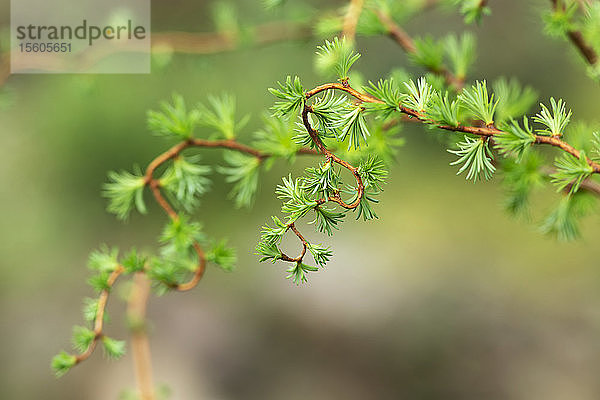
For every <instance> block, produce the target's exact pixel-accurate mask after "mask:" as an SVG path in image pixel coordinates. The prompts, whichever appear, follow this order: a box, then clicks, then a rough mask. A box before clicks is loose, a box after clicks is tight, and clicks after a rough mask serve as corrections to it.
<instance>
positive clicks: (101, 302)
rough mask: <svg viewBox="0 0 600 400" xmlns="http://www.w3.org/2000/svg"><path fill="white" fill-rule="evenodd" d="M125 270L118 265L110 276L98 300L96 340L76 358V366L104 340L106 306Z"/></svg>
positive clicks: (95, 326)
mask: <svg viewBox="0 0 600 400" xmlns="http://www.w3.org/2000/svg"><path fill="white" fill-rule="evenodd" d="M124 271H125V270H124V268H123V267H122V266H121V265H118V266H117V267H116V268H115V269H114V270H113V271H112V272H111V273H110V275H109V277H108V279H107V280H106V287H107V288H106V289H104V290H102V292H100V297H99V298H98V305H97V308H96V318H95V321H94V339H93V340H92V342H91V343H90V345H89V346H88V348H87V349H86V350H85V351H84V352H83V353H80V354H78V355H76V356H75V364H79V363H80V362H82V361H85V360H87V359H88V357H89V356H91V355H92V353H93V352H94V349H95V348H96V345H97V344H98V341H99V340H100V339H102V336H103V335H104V331H103V329H104V313H105V309H106V305H107V303H108V297H109V295H110V291H111V289H112V287H113V286H114V284H115V282H116V280H117V278H118V277H119V275H121V274H122V273H123V272H124Z"/></svg>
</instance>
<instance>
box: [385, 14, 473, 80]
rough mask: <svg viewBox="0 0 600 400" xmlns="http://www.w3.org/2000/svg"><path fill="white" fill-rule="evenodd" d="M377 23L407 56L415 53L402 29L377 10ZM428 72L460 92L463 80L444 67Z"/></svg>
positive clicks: (415, 49) (411, 41)
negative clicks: (381, 25)
mask: <svg viewBox="0 0 600 400" xmlns="http://www.w3.org/2000/svg"><path fill="white" fill-rule="evenodd" d="M375 13H376V15H377V17H378V18H379V21H380V22H381V23H382V24H383V26H384V27H385V29H386V30H387V32H388V36H389V37H390V38H392V39H393V40H394V41H395V42H396V43H398V45H400V47H401V48H402V49H403V50H404V51H405V52H406V53H408V54H415V53H416V52H417V48H416V46H415V43H414V40H413V39H412V38H411V37H410V35H409V34H408V33H406V31H404V29H402V28H401V27H400V26H399V25H398V24H396V23H395V22H394V21H393V20H392V19H391V18H390V16H389V15H387V14H385V13H384V12H382V11H380V10H377V11H375ZM429 71H431V72H433V73H434V74H436V75H440V76H442V77H443V78H444V80H445V81H446V83H447V84H448V85H449V86H452V87H454V88H455V89H456V90H461V89H462V87H463V86H464V84H465V78H464V77H460V76H455V75H454V74H453V73H452V72H450V70H449V69H448V68H447V67H446V66H443V65H442V66H441V67H439V68H429Z"/></svg>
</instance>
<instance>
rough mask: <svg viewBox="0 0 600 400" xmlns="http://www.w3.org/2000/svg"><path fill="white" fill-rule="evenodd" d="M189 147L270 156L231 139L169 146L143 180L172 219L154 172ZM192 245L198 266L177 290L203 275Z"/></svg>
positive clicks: (307, 152)
mask: <svg viewBox="0 0 600 400" xmlns="http://www.w3.org/2000/svg"><path fill="white" fill-rule="evenodd" d="M191 147H199V148H221V149H228V150H233V151H238V152H240V153H245V154H249V155H251V156H254V157H256V158H257V159H258V160H259V161H260V162H262V161H263V160H265V159H266V158H268V157H270V156H271V155H270V154H268V153H263V152H261V151H259V150H257V149H255V148H253V147H250V146H247V145H244V144H242V143H239V142H237V141H235V140H232V139H228V140H205V139H196V138H190V139H188V140H184V141H182V142H180V143H178V144H176V145H174V146H173V147H171V148H170V149H168V150H167V151H165V152H164V153H162V154H160V155H158V156H157V157H156V158H155V159H154V160H152V161H151V162H150V164H148V167H147V168H146V172H145V174H144V181H145V183H146V185H147V186H149V187H150V189H151V191H152V194H153V195H154V198H155V200H156V202H157V203H158V205H159V206H161V208H162V209H163V210H164V211H165V212H166V213H167V215H168V216H169V217H170V218H171V219H172V220H177V219H179V215H178V214H177V212H176V211H175V210H174V209H173V208H172V207H171V205H170V204H169V202H168V201H167V200H166V199H165V198H164V197H163V196H162V193H161V190H160V187H161V184H160V181H159V180H158V179H157V178H154V173H155V172H156V170H157V169H158V168H159V167H160V166H161V165H163V164H164V163H166V162H167V161H169V160H172V159H175V158H177V157H178V156H179V155H180V154H181V153H182V152H183V151H184V150H185V149H187V148H191ZM297 154H304V155H315V154H319V152H318V151H316V150H314V149H309V148H300V149H298V152H297ZM193 247H194V251H195V252H196V255H197V257H198V266H197V267H196V269H195V270H194V274H193V276H192V278H191V279H190V280H189V281H187V282H183V283H179V284H176V285H173V286H172V288H173V289H175V290H178V291H180V292H183V291H188V290H191V289H193V288H194V287H195V286H196V285H197V284H198V282H200V281H201V280H202V277H203V276H204V272H205V270H206V256H205V254H204V251H203V249H202V247H201V246H200V244H199V243H197V242H194V244H193ZM304 252H306V249H304Z"/></svg>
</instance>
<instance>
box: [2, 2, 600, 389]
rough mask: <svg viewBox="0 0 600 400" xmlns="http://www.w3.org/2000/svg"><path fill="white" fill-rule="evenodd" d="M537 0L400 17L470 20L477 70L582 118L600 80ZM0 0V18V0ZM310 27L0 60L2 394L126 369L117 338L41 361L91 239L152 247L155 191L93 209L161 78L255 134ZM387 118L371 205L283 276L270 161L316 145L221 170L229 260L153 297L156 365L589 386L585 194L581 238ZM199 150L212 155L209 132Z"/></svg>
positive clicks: (365, 44) (158, 21) (236, 376)
mask: <svg viewBox="0 0 600 400" xmlns="http://www.w3.org/2000/svg"><path fill="white" fill-rule="evenodd" d="M547 3H548V2H547V1H544V0H539V1H517V0H502V1H491V2H490V5H491V6H492V8H493V15H492V16H490V17H488V18H486V19H485V21H484V23H483V24H482V25H481V26H469V27H465V26H464V24H463V22H462V20H461V17H460V16H459V15H458V14H457V13H456V12H450V13H448V12H439V11H428V12H427V13H425V14H423V15H421V16H419V17H417V18H413V19H412V20H411V21H410V22H409V23H408V24H406V25H405V28H406V29H407V30H408V31H409V32H410V33H411V34H414V35H419V34H425V33H431V34H432V35H434V36H439V35H441V34H443V33H445V32H448V31H456V32H460V31H463V30H465V29H468V30H470V31H473V32H474V33H476V35H477V36H478V52H479V58H478V61H477V63H476V68H475V71H474V73H473V74H472V75H471V78H473V79H476V78H487V79H490V80H491V79H494V78H496V77H499V76H516V77H518V78H519V79H520V81H521V82H525V83H528V84H530V85H532V86H533V87H535V88H536V89H538V90H539V92H540V95H541V96H540V98H541V99H543V100H546V99H547V98H548V97H549V96H550V95H553V96H557V97H562V98H564V99H565V100H566V101H567V104H568V105H569V106H570V107H572V108H573V110H574V118H575V120H579V119H581V120H589V121H594V120H595V119H597V118H598V114H597V112H598V104H599V103H598V100H599V95H600V88H599V87H598V85H597V84H596V83H593V82H592V81H591V80H589V79H588V78H587V77H586V75H585V68H584V66H583V63H582V62H581V61H580V60H579V57H578V56H577V55H576V54H575V52H574V50H573V49H572V48H571V47H570V46H569V45H568V43H566V42H562V41H560V40H552V39H549V38H548V37H546V36H544V35H543V33H542V30H543V27H542V22H541V17H540V12H541V10H543V9H545V8H546V7H547V6H548V4H547ZM343 4H344V2H339V1H337V2H336V1H319V2H317V1H313V2H309V3H307V8H311V7H312V8H319V9H324V10H325V9H330V8H332V7H339V6H342V5H343ZM0 5H1V8H0V10H2V11H1V17H0V23H1V24H2V26H5V27H6V26H8V24H9V2H8V1H6V0H2V1H0ZM152 5H153V9H152V15H153V20H152V24H153V30H154V31H157V32H160V31H167V30H187V31H211V30H212V29H213V26H212V21H211V18H210V9H211V4H210V2H206V1H190V0H171V1H162V2H160V1H153V4H152ZM235 5H236V7H237V8H238V11H239V15H241V16H242V17H241V19H242V21H243V22H245V23H248V24H254V23H260V22H264V21H270V20H281V19H282V18H284V17H285V12H283V13H282V12H278V13H272V12H271V13H269V12H266V11H264V10H263V8H262V7H261V5H260V2H258V1H243V2H242V1H237V2H236V3H235ZM5 34H6V31H5V33H4V34H3V35H4V36H6V35H5ZM319 42H320V39H317V38H307V39H305V40H301V41H293V42H285V43H276V44H273V45H269V46H262V47H259V48H255V47H243V48H241V49H239V50H237V51H233V52H226V53H219V54H212V55H201V56H198V55H175V56H173V58H172V59H171V60H170V62H169V63H163V62H160V63H159V62H156V65H153V73H152V74H150V75H106V76H100V75H97V76H96V75H20V76H11V77H10V78H9V79H8V82H7V84H6V88H5V90H8V91H9V95H10V99H11V100H10V103H11V104H10V106H9V107H7V108H6V107H5V108H4V109H3V110H2V111H0V137H1V142H0V143H1V152H2V167H1V168H0V181H1V182H2V188H1V189H0V193H1V195H0V202H1V207H0V209H1V210H2V218H1V219H2V223H1V224H0V252H1V257H0V266H1V267H0V273H1V279H0V315H1V322H0V335H1V338H2V341H1V346H0V359H1V360H3V361H2V367H1V368H2V370H1V375H0V398H2V399H62V400H69V399H77V400H79V399H91V400H96V399H98V400H99V399H115V398H118V396H119V393H121V392H122V391H123V390H124V389H127V388H132V387H133V386H134V376H133V370H132V366H131V359H130V357H125V358H124V359H122V360H121V361H118V362H109V361H106V360H104V359H103V357H102V355H101V352H100V351H98V352H97V354H95V355H94V356H93V357H92V358H91V359H90V360H88V361H87V362H86V363H85V364H84V365H82V366H79V367H77V368H75V369H74V370H73V371H71V372H70V373H68V374H67V375H66V376H65V377H63V378H61V379H56V378H55V377H54V376H53V375H52V372H51V371H50V368H49V363H50V359H51V357H52V356H53V355H54V354H55V353H57V352H58V351H59V350H61V349H63V348H69V347H70V346H69V337H70V333H71V327H72V325H74V324H80V323H81V321H82V320H81V314H80V309H81V299H82V298H83V297H84V296H89V295H92V290H91V289H90V288H89V287H88V286H87V285H86V284H85V283H84V282H85V280H86V278H87V276H88V271H87V270H86V268H85V264H86V259H87V256H88V254H89V252H90V251H91V250H92V249H95V248H97V247H98V245H99V244H101V243H107V244H109V245H116V246H119V247H121V248H128V247H130V246H137V247H141V248H143V249H152V248H153V246H154V242H155V238H156V236H157V235H158V233H159V230H160V229H161V226H162V224H163V223H164V222H165V217H164V215H163V213H162V212H160V210H158V209H156V208H152V209H151V211H153V212H150V214H149V215H148V216H143V217H140V216H137V215H134V216H133V217H132V218H131V219H130V220H129V222H128V223H126V224H122V223H119V222H118V221H117V220H116V219H115V218H114V217H113V216H112V215H109V214H108V213H107V212H106V211H105V201H104V199H102V198H101V196H100V190H101V185H102V183H103V182H105V180H106V173H107V171H109V170H113V169H121V168H123V169H131V167H132V165H133V164H136V163H137V164H140V165H142V166H144V165H146V164H147V163H148V162H149V161H150V160H151V159H152V158H153V157H154V155H156V154H157V153H159V152H161V151H163V150H164V149H165V148H166V147H167V146H168V144H167V143H165V141H164V140H163V139H162V138H158V137H154V136H152V135H151V134H149V132H148V130H147V128H146V123H145V112H146V110H147V109H156V107H157V105H158V103H159V102H160V101H161V100H164V99H167V98H168V97H170V95H171V94H172V93H173V92H177V93H181V94H182V95H184V96H185V98H186V99H187V100H188V101H189V102H191V103H192V104H193V103H195V102H196V101H202V100H204V99H205V98H206V96H207V95H208V94H218V93H221V92H223V91H226V92H229V93H234V94H235V95H236V96H237V99H238V106H239V110H241V112H242V113H250V114H252V120H251V123H250V125H249V126H248V128H246V129H245V132H246V133H243V134H241V135H240V140H242V141H243V140H244V138H249V137H250V134H251V132H252V131H253V130H255V129H257V128H258V127H259V126H260V123H261V122H260V115H261V112H262V111H263V110H264V109H266V108H268V107H269V106H270V104H271V102H272V98H270V96H269V95H268V93H267V91H266V88H267V87H270V86H272V85H273V83H274V82H275V81H277V80H280V79H282V78H284V77H285V75H287V74H297V75H299V76H300V77H302V79H303V82H304V84H305V87H310V86H312V85H313V84H318V83H319V82H321V81H322V79H321V78H320V77H319V76H318V75H317V74H316V73H315V71H314V68H313V54H314V50H315V46H316V45H317V44H318V43H319ZM358 49H359V51H361V52H362V53H363V57H362V58H361V60H360V62H359V63H358V64H357V68H358V69H359V70H360V71H361V72H362V73H363V74H364V76H365V77H366V78H367V79H372V80H375V79H377V78H378V77H380V76H384V75H386V74H387V73H388V72H389V71H390V69H392V68H394V67H396V66H405V67H408V62H407V59H406V57H405V55H404V54H403V52H402V51H401V50H400V49H399V48H398V47H397V46H396V45H395V44H394V43H393V42H391V41H390V40H389V39H387V38H385V37H380V38H372V39H359V40H358ZM163 61H164V60H163ZM159 64H160V65H159ZM402 135H403V137H405V138H406V145H405V146H404V147H403V148H401V149H400V151H399V154H398V157H397V162H396V163H395V165H394V166H393V167H392V169H391V175H390V180H389V184H388V185H387V186H386V191H385V193H384V195H383V197H382V199H381V205H380V207H379V208H378V213H379V216H380V219H379V220H375V221H372V222H368V223H364V222H362V221H360V222H355V221H353V220H352V218H350V219H349V220H348V221H347V222H345V223H344V227H343V229H342V230H341V231H340V232H338V233H337V234H336V235H335V236H334V237H333V238H331V239H325V241H326V242H327V243H330V244H331V245H332V246H333V248H334V250H335V256H334V258H333V260H332V261H331V262H330V263H329V266H328V268H327V269H326V270H325V271H323V272H319V273H317V274H313V275H311V277H310V278H311V279H310V281H309V283H308V284H306V285H303V286H300V287H296V286H294V285H293V284H292V283H291V282H290V281H288V280H286V279H284V277H285V271H284V267H283V266H282V265H280V264H276V265H271V264H259V263H258V262H257V257H256V256H254V255H253V254H252V253H253V249H254V246H255V243H256V241H257V239H258V236H259V227H260V226H261V224H263V223H264V222H265V221H266V220H267V218H269V215H271V214H272V213H276V212H277V211H278V209H279V207H280V204H279V202H278V201H277V200H276V199H275V197H274V195H273V192H274V189H275V186H276V184H277V183H278V182H279V180H280V178H281V176H282V175H283V174H284V173H285V174H287V171H288V169H290V170H291V171H292V172H294V173H295V172H299V171H301V169H302V168H303V167H305V166H306V165H308V164H310V163H312V162H314V161H311V160H308V159H302V160H298V162H297V163H296V164H295V165H294V166H292V167H289V166H288V165H287V164H285V163H283V162H282V163H281V164H278V166H277V168H274V169H273V170H271V171H270V172H268V173H267V174H265V175H263V179H262V180H261V184H260V192H259V194H258V198H257V201H256V205H255V206H254V208H252V209H251V210H235V209H234V208H233V206H232V203H231V202H230V201H228V200H227V199H226V197H227V192H228V191H229V189H230V188H229V187H228V186H227V185H226V184H224V183H223V181H222V178H220V177H219V176H215V179H214V182H215V183H214V190H213V192H212V193H211V194H210V195H208V196H207V197H206V198H205V200H204V202H203V206H202V207H201V208H200V210H199V212H198V213H197V218H198V219H200V220H201V221H202V222H203V223H204V226H205V230H206V231H207V232H209V233H210V234H211V235H212V236H214V237H229V239H230V243H231V244H233V245H234V246H235V247H236V248H237V249H238V255H239V266H238V268H237V270H236V271H235V272H234V273H230V274H227V273H223V272H221V271H219V270H216V269H211V270H209V271H208V273H207V274H206V276H205V279H204V280H203V281H202V282H201V284H200V285H199V287H197V288H196V289H195V290H194V291H192V292H190V293H185V294H169V295H166V296H164V297H161V298H152V300H151V301H150V304H149V311H148V312H149V318H150V319H151V321H152V336H151V346H152V351H153V364H154V373H155V379H156V381H157V382H158V383H165V384H167V385H168V386H169V387H170V389H171V392H172V397H171V398H173V399H290V400H294V399H441V398H444V399H482V398H485V399H545V400H553V399H598V398H600V380H598V376H597V371H598V370H599V369H600V262H599V260H600V257H599V252H600V250H598V243H597V238H598V237H599V234H600V226H599V224H598V222H599V220H598V216H597V215H594V216H592V217H591V218H588V219H587V220H586V221H585V224H584V226H583V233H584V237H583V239H582V240H580V241H578V242H576V243H561V242H557V241H555V240H553V239H551V238H548V237H545V236H543V235H541V234H540V233H539V231H538V230H537V228H536V225H535V224H533V223H528V222H526V221H522V220H515V219H512V218H510V217H509V216H508V215H507V214H506V213H505V212H504V211H503V209H502V206H501V204H502V200H503V195H502V189H501V185H500V182H499V179H498V177H496V178H494V179H493V180H492V181H491V182H487V183H478V184H476V185H474V184H472V183H469V182H467V181H465V179H464V177H463V176H456V175H455V171H456V168H453V167H449V166H448V163H449V162H450V161H451V160H452V156H451V155H450V154H448V153H447V152H446V151H445V149H444V148H443V147H442V146H441V145H440V144H439V143H438V142H436V141H435V140H432V139H431V137H430V135H427V134H425V133H424V131H423V129H422V128H420V127H415V126H407V127H405V128H404V130H403V133H402ZM204 157H205V160H208V161H209V162H214V163H218V162H219V161H220V155H219V154H218V152H206V155H205V156H204ZM546 193H547V194H545V195H544V196H555V195H554V194H553V193H552V191H551V190H549V191H548V192H546ZM540 204H543V205H542V206H540V208H541V210H540V213H539V214H543V212H544V211H546V210H547V203H546V202H542V203H540ZM536 214H538V213H536ZM309 232H310V231H309ZM309 234H310V236H311V237H314V238H318V239H321V238H320V237H319V235H318V234H316V233H309ZM123 308H124V303H123V301H122V300H120V299H119V298H118V296H114V297H113V298H112V299H111V301H110V305H109V312H110V314H111V316H112V323H111V325H110V326H109V327H108V330H109V332H110V334H111V336H116V337H118V338H126V337H127V331H126V329H125V327H124V325H125V324H124V316H123Z"/></svg>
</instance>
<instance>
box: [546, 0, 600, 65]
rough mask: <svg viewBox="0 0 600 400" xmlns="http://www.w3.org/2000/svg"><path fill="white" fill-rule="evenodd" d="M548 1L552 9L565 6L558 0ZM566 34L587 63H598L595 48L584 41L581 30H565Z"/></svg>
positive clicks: (555, 9)
mask: <svg viewBox="0 0 600 400" xmlns="http://www.w3.org/2000/svg"><path fill="white" fill-rule="evenodd" d="M550 2H551V3H552V8H553V9H554V11H557V10H558V9H559V8H561V9H562V10H564V8H565V5H564V3H561V2H560V1H559V0H550ZM567 36H568V37H569V40H570V41H571V43H572V44H573V45H574V46H575V48H576V49H577V50H578V51H579V53H580V54H581V55H582V56H583V58H584V59H585V61H586V62H587V63H588V64H589V65H591V66H594V65H596V63H598V53H596V50H594V48H593V47H592V46H591V45H590V44H589V43H587V42H586V41H585V38H584V37H583V34H582V33H581V31H578V30H569V31H567Z"/></svg>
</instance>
